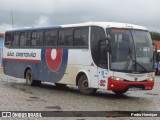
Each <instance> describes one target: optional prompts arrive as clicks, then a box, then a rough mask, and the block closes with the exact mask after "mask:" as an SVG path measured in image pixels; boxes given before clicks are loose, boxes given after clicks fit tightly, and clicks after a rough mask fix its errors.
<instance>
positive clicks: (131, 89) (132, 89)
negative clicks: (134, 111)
mask: <svg viewBox="0 0 160 120" xmlns="http://www.w3.org/2000/svg"><path fill="white" fill-rule="evenodd" d="M137 90H142V88H136V87H131V88H129V91H137Z"/></svg>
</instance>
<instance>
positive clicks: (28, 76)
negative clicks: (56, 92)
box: [25, 69, 41, 86]
mask: <svg viewBox="0 0 160 120" xmlns="http://www.w3.org/2000/svg"><path fill="white" fill-rule="evenodd" d="M25 76H26V85H28V86H33V85H35V86H39V85H41V81H38V80H33V75H32V71H31V69H28V70H27V72H26V75H25Z"/></svg>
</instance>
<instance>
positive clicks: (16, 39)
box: [12, 32, 20, 46]
mask: <svg viewBox="0 0 160 120" xmlns="http://www.w3.org/2000/svg"><path fill="white" fill-rule="evenodd" d="M19 36H20V33H19V32H15V33H14V34H13V43H12V46H19Z"/></svg>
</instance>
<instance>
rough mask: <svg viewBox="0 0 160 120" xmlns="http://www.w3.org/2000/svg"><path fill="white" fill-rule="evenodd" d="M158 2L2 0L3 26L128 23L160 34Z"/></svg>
mask: <svg viewBox="0 0 160 120" xmlns="http://www.w3.org/2000/svg"><path fill="white" fill-rule="evenodd" d="M159 4H160V1H159V0H152V1H149V0H99V1H97V0H95V1H93V0H43V1H42V0H41V1H40V0H1V4H0V11H1V17H0V24H6V25H8V24H11V15H10V14H11V10H12V11H13V18H14V24H15V26H16V27H26V26H28V27H29V26H46V25H57V24H71V23H80V22H87V21H106V22H107V21H108V22H125V23H132V24H137V25H142V26H145V27H147V28H149V29H151V30H156V31H159V30H160V24H159V21H160V14H159Z"/></svg>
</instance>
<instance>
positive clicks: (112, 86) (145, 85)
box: [107, 78, 154, 91]
mask: <svg viewBox="0 0 160 120" xmlns="http://www.w3.org/2000/svg"><path fill="white" fill-rule="evenodd" d="M153 86H154V81H145V82H139V81H138V82H133V81H131V82H128V81H127V82H126V81H117V80H113V79H111V78H109V79H108V88H107V89H108V90H114V91H123V90H128V89H130V88H131V89H132V88H137V90H138V89H142V90H152V89H153Z"/></svg>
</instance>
